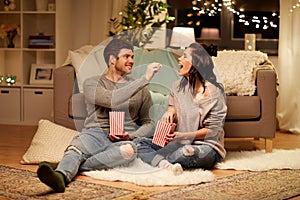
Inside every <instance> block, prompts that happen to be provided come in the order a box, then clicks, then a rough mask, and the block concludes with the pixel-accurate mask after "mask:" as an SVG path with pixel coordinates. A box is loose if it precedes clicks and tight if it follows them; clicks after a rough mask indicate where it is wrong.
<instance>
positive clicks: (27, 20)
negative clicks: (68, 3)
mask: <svg viewBox="0 0 300 200" xmlns="http://www.w3.org/2000/svg"><path fill="white" fill-rule="evenodd" d="M47 2H48V3H52V4H53V5H52V6H54V8H53V9H54V10H53V11H52V10H51V11H37V10H36V5H35V0H15V3H16V6H17V7H16V10H13V11H4V7H3V3H1V4H0V25H1V24H16V25H20V35H18V36H16V37H15V48H6V47H5V42H4V40H3V39H1V38H0V75H2V76H6V75H15V76H16V77H17V80H16V84H15V85H7V84H6V83H5V81H4V82H2V84H0V90H1V92H0V100H1V103H0V107H1V108H2V110H1V114H2V116H9V115H10V114H11V113H9V109H7V108H10V109H11V108H14V112H15V113H14V115H12V116H9V117H3V118H1V117H0V123H9V124H10V123H18V124H22V123H24V122H25V123H29V124H34V123H36V122H37V121H38V120H39V119H40V118H44V117H45V118H49V119H50V118H51V115H52V109H53V105H52V104H53V103H52V93H53V85H52V84H49V85H44V84H36V85H33V84H29V83H30V77H31V68H32V66H33V64H53V70H54V68H55V66H56V55H57V49H56V45H57V44H56V41H55V36H56V34H57V23H56V20H57V19H56V14H57V12H56V8H55V4H56V3H57V2H56V0H47ZM60 4H64V3H63V2H62V1H60ZM40 33H44V34H45V35H51V36H53V40H54V47H52V46H51V47H50V48H36V46H34V47H35V48H28V45H29V44H30V43H29V36H31V35H38V34H40ZM51 67H52V65H51ZM41 91H42V92H41ZM44 101H45V102H44ZM47 102H50V103H47ZM32 103H33V104H32ZM45 103H46V105H45ZM31 105H32V106H31ZM32 107H33V108H38V109H36V110H34V112H36V113H35V114H34V113H33V112H32V109H31V108H32Z"/></svg>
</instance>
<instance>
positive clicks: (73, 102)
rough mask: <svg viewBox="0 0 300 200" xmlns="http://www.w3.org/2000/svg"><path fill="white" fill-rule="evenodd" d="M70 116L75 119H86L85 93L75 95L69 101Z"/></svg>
mask: <svg viewBox="0 0 300 200" xmlns="http://www.w3.org/2000/svg"><path fill="white" fill-rule="evenodd" d="M69 116H70V117H71V118H74V119H85V117H86V116H87V111H86V104H85V101H84V95H83V93H76V94H73V95H72V97H71V98H70V101H69Z"/></svg>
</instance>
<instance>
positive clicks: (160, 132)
mask: <svg viewBox="0 0 300 200" xmlns="http://www.w3.org/2000/svg"><path fill="white" fill-rule="evenodd" d="M175 126H176V124H174V123H166V122H162V121H158V122H157V125H156V128H155V133H154V136H153V139H152V143H154V144H157V145H159V146H161V147H164V146H166V144H167V141H166V135H167V134H168V133H172V132H174V129H175Z"/></svg>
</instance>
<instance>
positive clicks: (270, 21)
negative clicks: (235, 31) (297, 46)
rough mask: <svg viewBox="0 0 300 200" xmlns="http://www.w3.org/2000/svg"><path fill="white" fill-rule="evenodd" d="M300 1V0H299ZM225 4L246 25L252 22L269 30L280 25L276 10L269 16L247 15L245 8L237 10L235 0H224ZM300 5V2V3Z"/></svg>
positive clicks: (256, 26) (257, 26)
mask: <svg viewBox="0 0 300 200" xmlns="http://www.w3.org/2000/svg"><path fill="white" fill-rule="evenodd" d="M297 1H298V2H300V0H297ZM223 5H224V6H225V7H226V8H227V10H229V11H230V12H232V13H233V14H235V15H237V16H238V17H239V22H240V23H244V25H245V26H250V25H251V23H254V25H255V28H257V29H259V28H260V27H262V28H263V29H264V30H267V29H269V28H275V29H276V28H278V25H277V24H276V23H275V22H277V21H278V14H277V13H276V12H273V13H272V14H271V16H270V18H268V17H267V16H252V19H251V16H248V15H246V14H245V13H243V12H244V10H243V9H240V10H239V11H237V10H236V9H235V8H234V7H235V2H234V1H232V0H223ZM298 5H299V6H300V4H299V3H298Z"/></svg>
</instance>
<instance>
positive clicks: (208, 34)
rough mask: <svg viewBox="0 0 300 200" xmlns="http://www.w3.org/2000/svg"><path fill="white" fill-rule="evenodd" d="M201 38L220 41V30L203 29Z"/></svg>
mask: <svg viewBox="0 0 300 200" xmlns="http://www.w3.org/2000/svg"><path fill="white" fill-rule="evenodd" d="M201 38H205V39H219V29H217V28H207V27H203V28H202V29H201Z"/></svg>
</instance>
